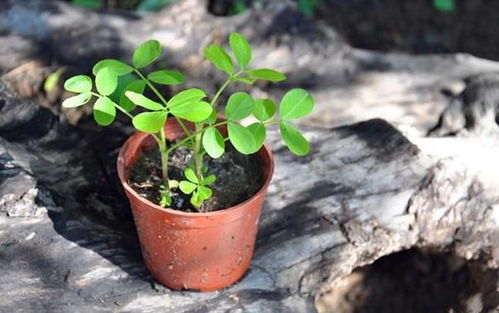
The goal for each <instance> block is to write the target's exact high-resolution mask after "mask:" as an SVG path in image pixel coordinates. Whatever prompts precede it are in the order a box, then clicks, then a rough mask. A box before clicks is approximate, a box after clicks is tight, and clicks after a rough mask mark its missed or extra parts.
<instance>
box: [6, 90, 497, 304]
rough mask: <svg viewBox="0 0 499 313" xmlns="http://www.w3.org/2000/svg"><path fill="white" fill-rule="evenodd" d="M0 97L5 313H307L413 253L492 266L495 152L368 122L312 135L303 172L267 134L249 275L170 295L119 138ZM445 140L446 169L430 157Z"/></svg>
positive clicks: (441, 159) (11, 96) (437, 155)
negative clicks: (265, 172) (359, 277)
mask: <svg viewBox="0 0 499 313" xmlns="http://www.w3.org/2000/svg"><path fill="white" fill-rule="evenodd" d="M0 86H1V90H0V94H1V99H2V102H3V106H2V109H1V112H0V113H1V116H2V117H5V118H2V120H1V121H0V122H1V123H0V136H1V137H2V141H1V149H2V154H1V156H2V158H1V161H2V166H1V168H2V170H1V172H0V177H2V182H1V185H0V191H1V199H0V203H1V206H0V210H1V212H2V213H3V214H2V216H1V217H0V225H1V228H0V229H1V233H0V245H1V246H2V250H1V259H2V260H3V261H2V262H0V269H1V272H2V275H1V276H0V282H1V284H0V286H1V289H2V293H3V294H4V297H3V299H2V300H1V301H0V309H1V311H6V312H8V311H11V310H13V309H20V308H22V309H25V310H27V311H34V310H46V311H59V312H64V311H69V310H71V311H75V309H76V310H77V311H79V312H86V311H88V312H108V311H113V310H114V311H121V312H232V311H234V312H237V311H238V310H239V311H241V312H253V311H257V310H258V311H263V312H279V311H281V312H313V311H314V310H315V308H314V298H315V297H316V296H318V295H319V294H320V293H321V292H322V291H325V290H326V289H328V288H330V287H331V286H332V285H334V284H335V282H336V281H337V280H339V279H341V278H342V277H344V276H345V275H347V274H349V273H350V272H351V271H352V270H353V269H355V268H356V267H359V266H362V265H365V264H369V263H372V262H373V261H375V260H376V259H378V258H380V257H382V256H384V255H387V254H390V253H393V252H396V251H400V250H403V249H407V248H411V247H433V248H436V249H440V250H443V251H452V252H454V253H455V254H457V255H459V256H462V257H464V258H466V259H480V260H482V261H483V264H484V266H485V265H486V266H488V267H491V268H497V267H498V266H499V257H498V256H499V250H498V247H499V244H498V243H499V242H498V240H499V233H498V229H499V228H498V223H499V221H498V218H497V216H498V208H499V207H498V206H497V200H498V197H497V190H495V188H493V187H494V184H497V177H498V176H497V175H490V174H491V173H490V168H488V167H487V166H488V165H490V164H491V163H485V162H486V161H487V160H488V161H490V162H491V161H493V160H494V158H495V157H496V156H497V155H498V154H497V152H498V151H497V150H498V149H497V148H492V147H486V146H484V145H478V144H476V143H473V142H468V141H466V140H465V139H424V138H420V139H419V141H418V145H419V146H420V147H421V148H418V146H416V145H415V144H413V143H411V142H410V141H409V140H408V139H407V138H406V137H404V136H403V135H402V134H401V133H400V132H399V131H398V130H396V129H395V128H394V127H393V126H391V125H390V124H388V123H386V122H385V121H382V120H369V121H366V122H362V123H358V124H354V125H351V126H345V127H340V128H334V129H328V130H319V129H308V130H307V131H306V132H305V133H306V136H307V137H308V138H309V139H310V140H311V142H312V147H313V152H312V154H311V155H309V156H307V157H305V158H297V157H294V156H292V155H291V154H290V153H288V152H287V151H286V149H285V148H284V147H283V146H282V144H281V143H279V141H278V140H277V137H278V136H277V134H276V133H275V132H271V133H270V143H271V145H272V147H273V149H274V152H275V159H276V166H277V172H276V174H275V177H274V179H273V182H272V185H271V187H270V190H269V195H268V198H267V201H266V203H265V206H264V210H263V214H262V219H261V223H260V232H259V236H258V242H257V249H256V253H255V257H254V260H253V262H252V265H251V269H250V271H249V273H248V274H247V276H245V277H244V278H243V279H242V281H241V282H239V283H238V284H236V285H234V286H232V287H230V288H228V289H226V290H222V291H220V292H214V293H202V294H200V293H195V292H172V291H169V290H168V289H166V288H164V287H161V286H159V285H158V284H156V283H154V282H153V280H152V278H151V277H150V276H149V274H148V273H147V270H146V269H145V267H144V264H143V262H142V261H141V258H140V252H139V251H140V249H139V247H138V244H137V241H136V235H135V231H134V229H133V225H132V222H131V219H130V214H129V210H128V207H127V205H126V202H125V201H124V199H123V197H122V196H121V195H120V193H119V187H118V186H117V185H116V183H115V182H116V179H115V176H114V175H115V174H114V173H113V171H114V158H115V156H116V148H117V147H118V146H119V142H121V141H122V140H123V139H124V137H125V136H126V132H121V131H119V130H118V129H106V130H102V131H100V132H98V133H93V134H91V135H88V136H86V137H85V136H84V135H83V134H84V133H83V132H85V133H87V132H88V130H80V129H75V128H72V127H71V126H67V125H65V124H64V123H61V122H59V121H58V120H57V118H56V117H55V116H53V115H52V113H50V112H49V111H48V110H46V109H44V108H41V107H40V106H38V105H36V104H35V103H32V102H30V101H27V100H25V99H20V98H18V97H17V95H16V94H15V93H13V92H12V90H10V89H9V88H8V87H7V86H6V85H5V84H1V85H0ZM91 133H92V132H91ZM34 134H36V136H35V137H33V136H34ZM95 137H98V138H107V140H106V142H102V141H100V140H99V141H96V140H95ZM439 140H441V142H440V141H439ZM453 140H458V142H457V144H458V145H459V148H458V149H456V151H452V150H450V149H445V152H446V153H448V154H449V155H450V156H452V158H450V159H449V158H448V157H447V156H445V155H443V154H442V153H443V152H439V151H438V150H437V149H435V147H437V148H441V147H442V146H443V144H444V143H445V144H448V145H449V146H452V141H453ZM434 141H437V142H436V143H434ZM477 147H481V149H482V150H476V148H477ZM469 150H473V151H475V152H476V153H477V155H478V156H482V157H483V158H484V159H485V160H482V159H477V160H476V163H473V164H480V165H481V166H470V163H469V160H468V159H466V155H464V154H463V153H462V151H469ZM97 151H98V152H97ZM450 151H452V152H450ZM484 151H485V152H487V154H483V152H484ZM463 155H464V156H463ZM482 170H486V171H485V173H484V172H483V171H482ZM487 170H488V172H487Z"/></svg>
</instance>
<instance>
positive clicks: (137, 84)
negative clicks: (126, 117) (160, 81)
mask: <svg viewBox="0 0 499 313" xmlns="http://www.w3.org/2000/svg"><path fill="white" fill-rule="evenodd" d="M145 88H146V82H145V81H143V80H141V79H138V80H135V81H133V82H131V83H129V84H128V85H126V87H125V88H124V89H123V92H122V93H121V96H120V107H122V108H123V109H125V111H127V112H132V111H133V109H135V103H133V102H132V101H131V100H130V99H128V97H127V96H126V94H125V93H126V92H127V91H133V92H135V93H139V94H141V93H143V92H144V89H145Z"/></svg>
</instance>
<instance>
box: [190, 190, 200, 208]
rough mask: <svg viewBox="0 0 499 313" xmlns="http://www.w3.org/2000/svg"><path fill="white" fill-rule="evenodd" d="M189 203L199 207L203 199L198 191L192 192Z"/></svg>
mask: <svg viewBox="0 0 499 313" xmlns="http://www.w3.org/2000/svg"><path fill="white" fill-rule="evenodd" d="M191 204H192V205H193V206H194V207H196V208H199V207H200V206H201V205H202V204H203V199H201V197H200V195H199V192H197V191H196V192H194V193H193V194H192V197H191Z"/></svg>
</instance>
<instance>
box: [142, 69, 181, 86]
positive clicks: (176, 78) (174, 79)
mask: <svg viewBox="0 0 499 313" xmlns="http://www.w3.org/2000/svg"><path fill="white" fill-rule="evenodd" d="M147 79H149V80H151V81H153V82H155V83H158V84H161V85H179V84H182V83H184V82H185V77H184V74H182V73H180V72H178V71H164V70H163V71H156V72H152V73H150V74H149V75H147Z"/></svg>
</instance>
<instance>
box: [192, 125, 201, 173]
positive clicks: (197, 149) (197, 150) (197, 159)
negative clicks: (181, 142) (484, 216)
mask: <svg viewBox="0 0 499 313" xmlns="http://www.w3.org/2000/svg"><path fill="white" fill-rule="evenodd" d="M202 128H203V125H201V124H198V123H196V134H195V135H194V147H193V154H194V168H195V170H196V176H197V177H198V178H199V179H202V178H203V173H202V167H203V156H202V155H201V140H202V136H203V133H202V132H200V131H199V129H202Z"/></svg>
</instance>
